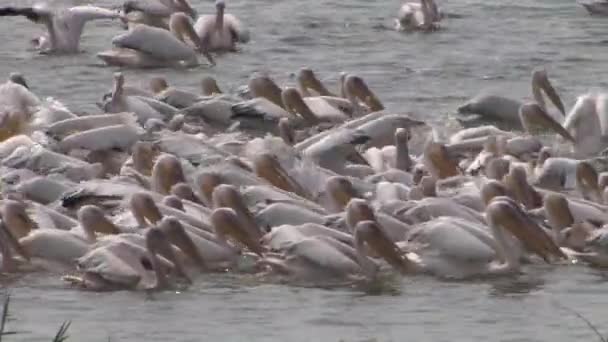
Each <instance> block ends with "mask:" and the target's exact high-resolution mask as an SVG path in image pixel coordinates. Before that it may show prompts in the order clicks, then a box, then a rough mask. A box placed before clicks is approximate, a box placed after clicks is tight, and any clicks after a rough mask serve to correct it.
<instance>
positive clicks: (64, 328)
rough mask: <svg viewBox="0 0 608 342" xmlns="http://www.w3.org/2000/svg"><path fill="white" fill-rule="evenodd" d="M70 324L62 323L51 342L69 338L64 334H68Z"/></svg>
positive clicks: (70, 322) (62, 341)
mask: <svg viewBox="0 0 608 342" xmlns="http://www.w3.org/2000/svg"><path fill="white" fill-rule="evenodd" d="M70 324H72V321H65V322H63V324H61V326H60V327H59V331H57V334H56V335H55V338H54V339H53V342H64V341H66V340H67V339H68V337H69V336H68V335H66V334H67V332H68V329H69V328H70ZM0 342H1V341H0Z"/></svg>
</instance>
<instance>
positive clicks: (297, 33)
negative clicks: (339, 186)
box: [0, 0, 608, 342]
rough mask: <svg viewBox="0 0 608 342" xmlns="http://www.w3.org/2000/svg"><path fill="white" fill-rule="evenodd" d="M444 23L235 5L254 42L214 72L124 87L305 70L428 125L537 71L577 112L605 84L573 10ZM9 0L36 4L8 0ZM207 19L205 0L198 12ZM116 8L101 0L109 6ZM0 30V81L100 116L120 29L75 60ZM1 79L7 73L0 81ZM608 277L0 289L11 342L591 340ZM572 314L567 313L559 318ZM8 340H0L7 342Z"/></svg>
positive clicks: (502, 1) (567, 6) (476, 2)
mask: <svg viewBox="0 0 608 342" xmlns="http://www.w3.org/2000/svg"><path fill="white" fill-rule="evenodd" d="M438 1H439V3H440V5H441V7H442V8H443V10H444V11H445V12H447V13H449V14H450V17H449V18H447V19H445V20H444V21H442V27H443V29H442V30H441V31H439V32H435V33H432V34H424V33H413V34H402V33H397V32H394V31H391V30H390V29H387V28H390V27H391V26H392V17H393V16H394V14H395V13H396V11H397V9H398V7H399V5H400V2H399V1H397V0H393V1H387V0H375V1H367V0H348V1H336V0H316V1H296V0H282V1H277V0H257V1H245V0H229V1H228V10H229V12H232V13H234V14H236V15H238V16H239V17H240V18H241V19H242V20H243V21H244V22H245V23H246V24H247V25H248V26H249V27H250V29H251V32H252V41H251V42H250V44H248V45H245V46H243V49H242V52H241V53H238V54H229V55H224V56H221V57H219V58H218V65H217V66H216V67H214V68H211V69H208V68H205V67H200V68H196V69H189V70H167V69H158V70H146V71H135V70H125V71H124V73H125V75H126V77H127V82H129V83H135V84H138V83H141V84H145V82H146V81H147V80H148V79H149V78H151V77H153V76H165V77H167V78H168V80H169V81H170V82H171V83H172V84H174V85H176V86H179V87H184V88H191V89H196V88H197V85H198V82H199V80H200V78H201V76H202V75H205V74H209V75H213V76H215V77H216V78H217V79H218V81H219V83H220V86H221V87H222V88H224V89H235V88H236V87H238V86H239V85H242V84H244V83H245V82H246V80H247V78H248V77H249V75H250V74H251V73H252V72H254V71H267V72H269V73H270V74H271V75H272V76H273V77H274V78H275V79H276V80H277V81H279V82H280V83H281V84H293V73H295V72H296V71H297V70H298V68H300V67H302V66H310V67H312V68H313V69H314V70H315V71H316V72H317V74H318V75H319V76H320V77H321V78H322V79H323V80H324V81H327V82H329V84H330V85H332V87H333V88H334V89H335V88H336V81H337V77H338V73H339V72H340V71H347V72H353V73H357V74H359V75H361V76H363V77H364V78H365V79H366V80H367V81H368V83H369V85H370V87H371V88H372V89H373V90H374V91H376V93H377V94H378V95H379V97H380V98H381V99H382V100H383V101H384V102H385V104H386V106H387V107H388V109H389V110H393V111H396V112H410V113H413V114H416V115H417V116H419V117H422V118H426V119H428V120H432V121H435V122H440V121H442V122H448V121H446V120H445V119H446V118H448V119H449V120H450V121H451V120H453V118H454V109H455V108H456V106H457V105H458V104H460V103H461V102H462V101H464V100H466V99H467V98H468V97H470V96H472V95H475V94H476V93H477V92H478V91H480V90H482V89H489V90H493V91H495V92H498V93H502V94H504V95H507V96H511V97H514V98H518V99H524V98H526V97H527V96H528V94H529V92H530V85H529V83H530V82H529V77H530V72H531V70H532V69H533V68H535V67H539V66H543V67H545V68H546V69H547V71H548V72H549V75H550V77H551V78H552V80H553V81H554V84H555V85H556V86H557V88H558V91H559V92H560V93H561V94H562V96H563V97H564V101H565V103H566V106H571V105H572V104H573V102H574V101H575V99H576V96H577V95H579V94H582V93H584V92H587V91H589V90H592V89H596V88H601V87H604V86H606V82H607V81H606V80H604V79H603V77H604V76H605V71H604V70H605V69H604V66H605V65H607V63H608V53H606V52H605V51H606V49H607V48H608V39H607V37H606V32H608V31H607V29H608V19H601V18H590V17H589V16H588V15H587V14H586V13H585V12H584V10H583V9H582V8H581V7H579V6H578V5H577V4H576V3H575V2H574V1H572V0H520V1H506V0H445V1H441V0H438ZM0 2H1V3H2V4H10V3H12V4H18V3H19V4H20V5H22V4H23V3H25V2H27V1H17V0H1V1H0ZM193 2H194V6H195V7H196V8H197V9H198V10H199V12H200V13H208V12H210V11H212V10H213V4H212V2H211V1H205V2H199V1H193ZM117 3H118V1H110V0H102V1H100V2H98V4H100V5H115V4H117ZM1 19H2V20H0V32H1V33H0V38H1V41H2V45H0V75H8V73H9V72H12V71H17V70H19V71H21V72H23V73H24V74H25V75H26V76H27V78H28V81H29V83H30V86H31V87H32V88H33V90H34V92H36V93H37V94H39V95H40V96H43V97H46V96H53V97H55V98H57V99H59V100H61V101H63V102H65V103H66V104H67V105H68V106H69V107H70V108H72V109H73V110H75V111H83V112H95V111H96V107H95V106H94V103H95V101H97V100H98V99H99V98H100V96H101V94H102V93H103V92H104V91H107V90H108V89H109V88H110V86H111V78H112V73H113V72H115V71H116V69H113V68H107V67H104V66H102V65H101V64H100V62H99V60H97V59H96V57H95V53H96V52H99V51H102V50H104V49H109V48H110V39H111V37H112V36H113V35H115V34H118V33H119V32H120V28H119V26H118V23H117V22H97V23H92V24H89V26H88V27H87V29H86V30H85V35H84V37H83V40H82V48H83V49H84V50H85V52H84V53H82V54H79V55H77V56H67V57H66V56H62V57H49V56H38V55H36V54H35V53H33V52H31V51H28V50H27V47H28V45H27V41H28V40H29V39H31V38H33V37H34V35H35V34H36V33H38V32H40V30H41V27H36V26H34V25H32V24H31V23H29V22H27V21H26V20H25V19H24V18H1ZM0 77H1V76H0ZM607 280H608V277H607V275H606V274H605V273H602V272H601V271H596V270H591V269H588V268H585V267H583V266H556V267H544V268H529V269H527V270H526V273H525V274H523V275H521V276H519V277H516V278H513V279H504V280H496V281H478V282H464V283H463V282H440V281H437V280H434V279H431V278H426V277H411V278H398V279H396V280H394V281H393V282H392V283H391V284H389V286H388V289H384V290H382V291H371V292H370V291H364V290H362V289H358V288H357V289H352V288H341V289H311V288H298V287H289V286H286V285H278V284H264V283H260V282H257V281H254V280H251V279H249V280H248V279H235V278H233V277H229V276H220V275H202V276H199V277H198V278H197V279H196V281H195V284H194V285H193V286H192V287H190V288H189V289H187V290H184V291H183V292H163V293H157V294H153V295H148V294H144V293H132V292H116V293H89V292H79V291H77V290H74V289H70V288H68V287H67V286H65V285H64V284H63V283H61V281H60V280H59V279H58V277H57V276H52V277H51V276H43V275H30V276H27V277H25V278H23V279H20V280H18V281H16V282H8V281H3V282H2V283H4V284H5V286H6V287H7V288H9V289H10V292H11V293H12V310H11V312H12V318H13V320H12V321H10V322H9V329H11V330H17V331H19V332H20V334H19V335H17V336H15V337H9V338H10V340H14V341H17V340H18V341H49V340H50V338H51V336H52V335H54V333H55V331H56V330H57V328H58V327H59V325H60V324H61V322H63V321H64V320H72V326H71V328H70V331H69V333H70V335H71V336H72V339H71V340H73V341H107V340H108V338H111V340H112V341H336V342H337V341H341V340H343V341H371V340H374V341H407V340H414V341H450V342H453V341H477V340H479V341H573V340H576V339H578V340H581V341H593V340H597V338H596V337H595V335H594V334H593V332H592V331H591V330H590V329H589V328H588V327H587V326H586V325H585V323H584V322H583V321H581V320H580V319H578V318H577V317H576V316H575V315H574V314H573V313H572V312H570V311H569V310H576V311H578V312H580V313H581V314H582V315H584V316H585V317H587V318H588V319H589V320H591V321H592V322H593V323H595V324H596V325H597V326H598V327H599V329H600V330H601V331H603V332H604V333H605V334H608V316H607V315H605V312H606V310H605V308H606V307H605V305H606V304H608V296H606V295H605V292H606V291H605V288H606V281H607ZM565 307H567V308H570V309H566V308H565ZM9 338H7V340H9Z"/></svg>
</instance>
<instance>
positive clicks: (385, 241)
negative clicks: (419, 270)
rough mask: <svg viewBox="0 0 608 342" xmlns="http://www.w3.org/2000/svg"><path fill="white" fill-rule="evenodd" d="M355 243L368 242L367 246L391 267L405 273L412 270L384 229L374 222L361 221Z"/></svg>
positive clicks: (356, 232)
mask: <svg viewBox="0 0 608 342" xmlns="http://www.w3.org/2000/svg"><path fill="white" fill-rule="evenodd" d="M355 241H357V242H358V243H361V242H363V241H364V242H366V243H367V246H368V247H369V248H370V249H371V250H373V251H374V252H375V253H376V254H377V255H378V256H380V257H381V258H382V259H384V260H385V261H386V262H387V263H388V264H389V265H391V266H393V267H394V268H395V269H397V270H398V271H400V272H402V273H405V272H407V270H408V269H410V267H409V265H408V260H407V259H405V258H404V257H403V254H402V253H401V250H400V249H399V247H397V245H396V244H395V243H394V242H392V241H391V240H390V239H389V238H388V237H387V236H386V234H385V233H384V231H383V230H382V228H381V227H380V226H378V224H376V223H375V222H373V221H361V222H359V223H358V224H357V226H356V228H355Z"/></svg>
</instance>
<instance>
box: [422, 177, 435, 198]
mask: <svg viewBox="0 0 608 342" xmlns="http://www.w3.org/2000/svg"><path fill="white" fill-rule="evenodd" d="M418 186H419V187H420V189H421V190H422V195H423V196H424V197H437V179H436V178H435V177H433V176H424V177H422V179H421V180H420V184H418Z"/></svg>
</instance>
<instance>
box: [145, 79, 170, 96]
mask: <svg viewBox="0 0 608 342" xmlns="http://www.w3.org/2000/svg"><path fill="white" fill-rule="evenodd" d="M149 86H150V90H152V92H153V93H154V94H159V93H161V92H163V91H164V90H166V89H167V88H169V84H168V83H167V80H166V79H164V78H163V77H153V78H152V79H151V80H150V85H149Z"/></svg>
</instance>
